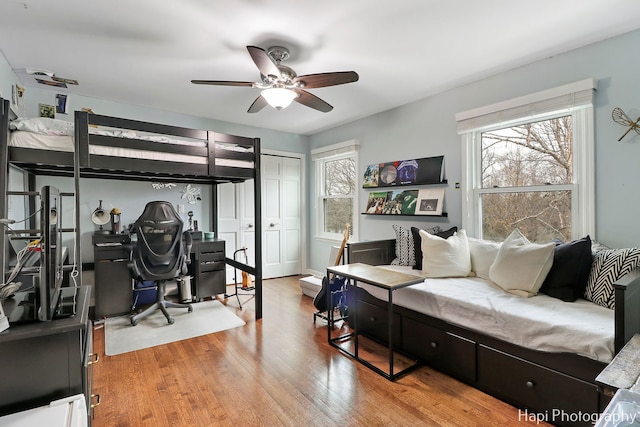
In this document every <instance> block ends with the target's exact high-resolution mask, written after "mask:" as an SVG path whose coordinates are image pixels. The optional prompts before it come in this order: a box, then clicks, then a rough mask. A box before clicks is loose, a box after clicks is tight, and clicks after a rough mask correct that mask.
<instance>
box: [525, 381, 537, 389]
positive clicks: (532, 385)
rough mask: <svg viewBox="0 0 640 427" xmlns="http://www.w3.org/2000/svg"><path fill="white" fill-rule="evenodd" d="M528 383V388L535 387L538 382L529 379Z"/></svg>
mask: <svg viewBox="0 0 640 427" xmlns="http://www.w3.org/2000/svg"><path fill="white" fill-rule="evenodd" d="M526 385H527V388H533V387H535V385H536V384H535V383H534V382H533V381H527V382H526Z"/></svg>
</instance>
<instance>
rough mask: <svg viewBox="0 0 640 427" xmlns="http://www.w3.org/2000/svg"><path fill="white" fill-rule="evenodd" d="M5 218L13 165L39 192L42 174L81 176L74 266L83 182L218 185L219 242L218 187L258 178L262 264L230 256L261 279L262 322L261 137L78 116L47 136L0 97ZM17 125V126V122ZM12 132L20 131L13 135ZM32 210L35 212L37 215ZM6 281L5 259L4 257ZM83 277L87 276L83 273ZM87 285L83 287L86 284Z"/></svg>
mask: <svg viewBox="0 0 640 427" xmlns="http://www.w3.org/2000/svg"><path fill="white" fill-rule="evenodd" d="M0 101H1V102H0V127H1V129H2V131H1V132H0V215H2V218H6V216H7V212H8V197H9V195H11V192H10V191H9V187H8V184H9V182H8V177H9V165H13V166H15V167H17V168H19V169H21V170H22V171H24V172H26V174H27V176H28V187H29V190H30V191H31V192H34V191H35V190H36V189H35V188H34V187H35V176H38V175H44V176H47V175H48V176H69V177H73V178H74V194H73V196H74V199H75V218H74V223H75V224H76V227H75V228H74V230H73V231H74V232H75V233H77V236H76V239H75V255H74V258H75V262H76V263H77V268H80V266H79V264H80V262H79V261H78V260H79V259H80V257H81V254H82V250H81V247H80V242H81V240H82V239H81V238H80V237H81V236H80V233H81V230H80V229H79V227H78V226H77V224H80V200H81V194H80V192H79V188H80V178H105V179H122V180H135V181H151V182H180V183H196V184H210V185H212V189H213V192H212V193H213V194H212V201H211V203H212V206H211V212H213V215H214V219H213V232H214V233H215V236H216V237H217V236H218V220H217V217H216V213H217V211H218V209H217V208H218V207H217V199H218V197H217V184H222V183H238V182H243V181H247V180H253V183H254V206H255V220H256V224H255V227H256V230H255V240H256V241H255V266H249V265H247V264H244V263H241V262H239V261H236V260H234V259H231V258H226V263H227V264H229V265H231V266H232V267H234V268H238V269H240V270H241V271H245V272H247V273H249V274H251V275H253V276H254V277H255V310H256V311H255V317H256V319H260V318H262V242H261V224H262V221H261V216H260V212H261V195H260V139H259V138H247V137H240V136H234V135H227V134H222V133H217V132H212V131H207V130H197V129H188V128H182V127H177V126H169V125H163V124H156V123H149V122H142V121H137V120H130V119H123V118H117V117H110V116H104V115H98V114H93V113H88V112H84V111H76V112H75V115H74V122H73V124H72V126H67V129H64V126H60V123H58V122H55V121H54V123H56V125H57V128H56V130H55V131H54V132H51V131H43V130H42V126H41V125H40V124H39V123H38V120H35V119H34V122H30V121H29V120H17V119H18V118H17V117H16V116H15V114H13V112H12V110H11V108H10V104H9V101H8V100H5V99H1V98H0ZM12 122H13V124H12ZM11 128H13V130H12V129H11ZM32 212H33V210H32ZM0 265H1V266H2V273H3V277H6V276H5V270H6V268H7V266H6V254H5V251H4V250H2V251H0ZM80 278H81V275H80ZM80 284H81V282H80Z"/></svg>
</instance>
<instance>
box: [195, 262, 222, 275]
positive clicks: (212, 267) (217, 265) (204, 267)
mask: <svg viewBox="0 0 640 427" xmlns="http://www.w3.org/2000/svg"><path fill="white" fill-rule="evenodd" d="M224 266H225V263H224V261H208V262H201V263H200V272H201V273H206V272H208V271H217V270H224Z"/></svg>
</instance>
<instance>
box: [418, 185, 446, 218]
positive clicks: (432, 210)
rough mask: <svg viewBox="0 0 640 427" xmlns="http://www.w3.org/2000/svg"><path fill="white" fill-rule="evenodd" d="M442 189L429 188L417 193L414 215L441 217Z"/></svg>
mask: <svg viewBox="0 0 640 427" xmlns="http://www.w3.org/2000/svg"><path fill="white" fill-rule="evenodd" d="M443 203H444V188H429V189H423V190H420V191H419V192H418V201H417V203H416V210H415V214H416V215H438V216H439V215H442V204H443Z"/></svg>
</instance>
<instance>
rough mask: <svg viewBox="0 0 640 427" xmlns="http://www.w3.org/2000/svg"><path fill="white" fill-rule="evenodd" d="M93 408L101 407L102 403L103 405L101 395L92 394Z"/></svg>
mask: <svg viewBox="0 0 640 427" xmlns="http://www.w3.org/2000/svg"><path fill="white" fill-rule="evenodd" d="M91 402H92V403H91V407H92V408H95V407H96V406H100V403H102V401H101V400H100V395H99V394H92V395H91Z"/></svg>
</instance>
